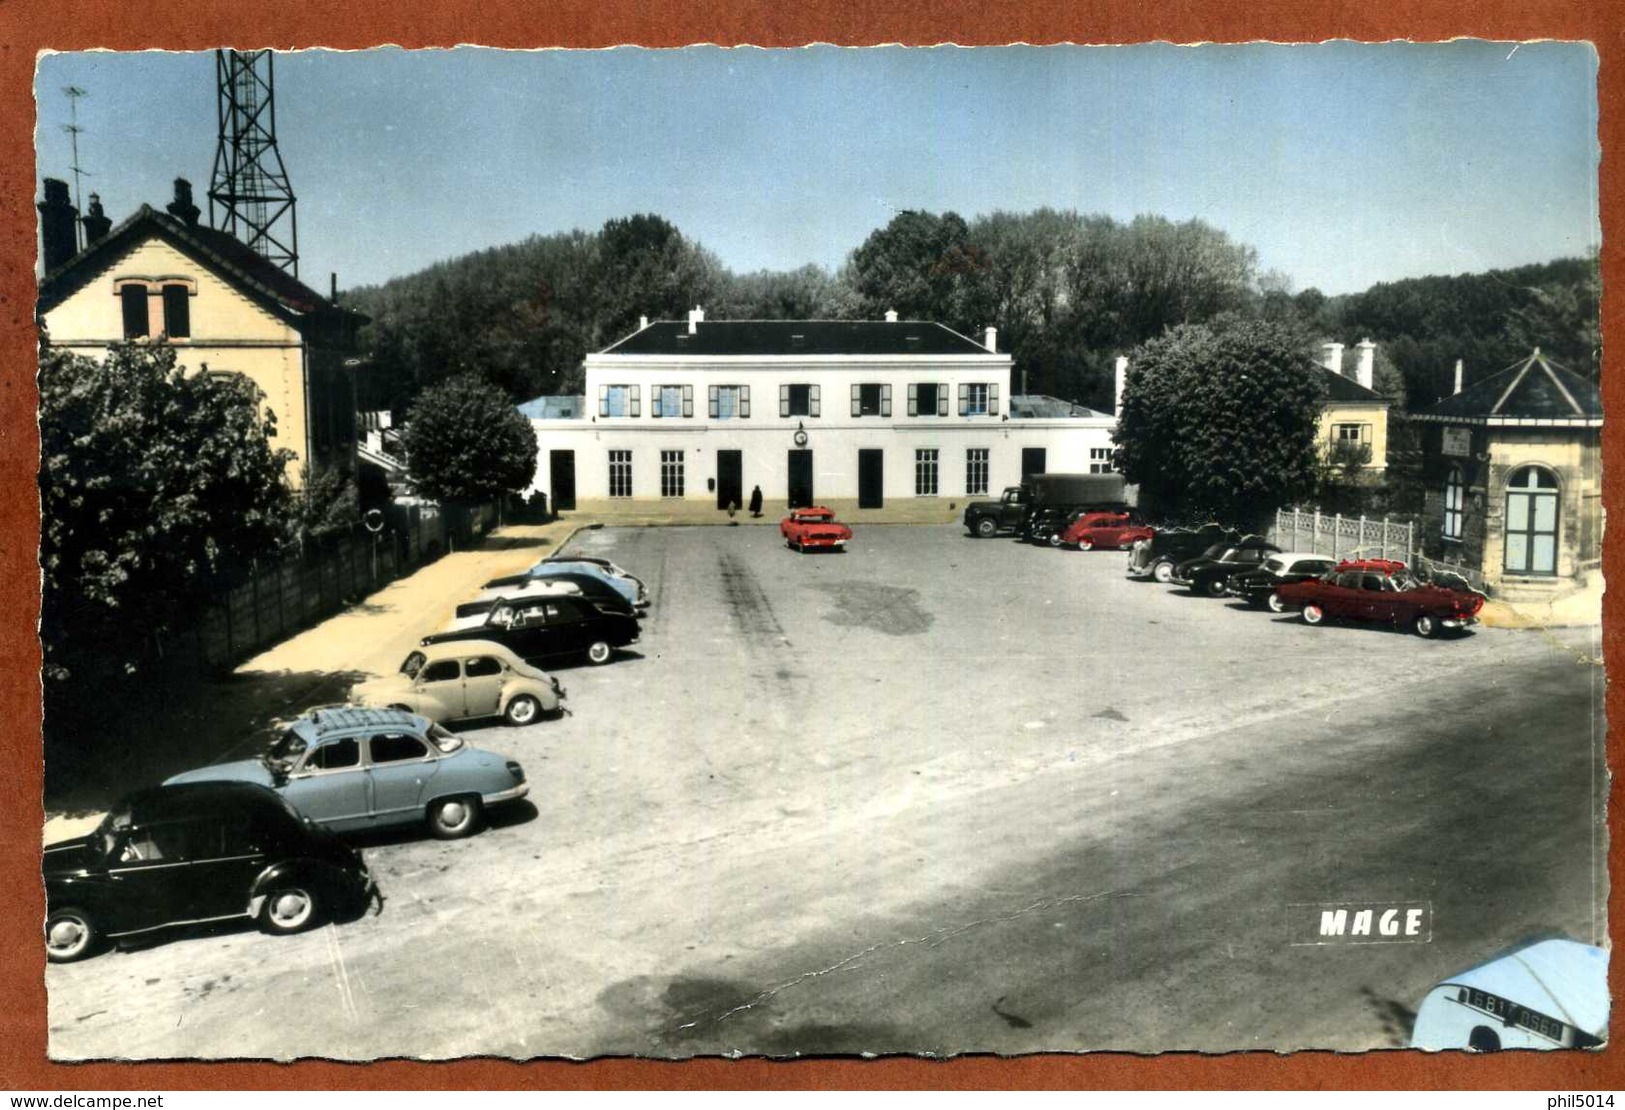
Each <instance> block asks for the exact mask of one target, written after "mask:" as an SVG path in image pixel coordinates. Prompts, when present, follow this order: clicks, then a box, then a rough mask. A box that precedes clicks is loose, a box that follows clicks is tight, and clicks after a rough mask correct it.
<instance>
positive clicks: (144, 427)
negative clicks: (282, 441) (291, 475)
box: [39, 344, 292, 678]
mask: <svg viewBox="0 0 1625 1110" xmlns="http://www.w3.org/2000/svg"><path fill="white" fill-rule="evenodd" d="M39 394H40V406H39V427H40V471H39V488H40V509H41V530H40V566H41V569H42V570H43V572H44V589H43V593H44V597H43V615H42V620H41V638H42V640H43V641H44V645H45V654H46V670H47V674H49V675H51V676H53V677H57V678H65V677H67V676H68V675H69V674H70V673H71V672H72V671H73V670H74V669H75V668H76V667H79V666H81V665H82V664H85V663H87V662H93V663H98V664H116V665H117V667H118V668H120V669H122V668H128V667H133V666H134V665H135V662H136V660H137V659H138V658H139V655H140V650H141V648H140V645H141V643H142V642H143V641H144V640H145V638H146V636H147V635H148V634H150V633H156V632H161V631H163V630H164V629H166V628H169V627H173V626H175V625H177V624H181V623H184V622H186V621H187V620H189V619H190V618H191V616H192V614H193V612H194V611H195V605H196V603H197V601H198V600H199V599H200V597H201V596H202V595H203V593H204V591H205V590H206V588H208V587H209V586H211V585H213V584H214V583H215V582H217V581H218V580H219V579H221V578H223V577H226V576H228V575H230V574H231V573H233V572H235V571H237V570H239V569H241V568H242V567H243V566H245V565H246V564H247V563H248V562H249V561H250V560H252V559H254V558H256V557H260V556H263V555H267V554H270V553H271V552H273V551H275V550H276V548H277V547H278V545H279V543H280V542H281V540H282V538H283V536H284V534H285V532H284V529H285V527H286V520H287V513H288V497H289V495H288V489H287V484H286V481H285V477H284V475H285V468H286V466H287V463H288V460H289V459H290V458H291V457H292V454H291V452H288V451H286V450H277V449H273V448H272V447H271V445H270V440H269V437H270V436H271V435H272V434H273V433H274V432H275V429H276V421H275V417H274V416H273V415H272V414H270V413H268V412H267V413H265V414H264V415H261V413H260V408H259V399H258V397H257V396H256V393H255V390H254V387H253V385H252V384H250V383H249V382H248V380H247V379H246V378H240V377H225V376H216V375H209V374H195V375H190V376H189V375H187V374H185V373H183V372H182V371H181V370H180V369H179V368H178V367H177V366H176V365H175V351H174V349H173V348H171V347H168V346H164V345H151V346H149V345H145V344H142V345H133V344H126V345H122V346H118V347H114V348H112V349H111V350H110V351H109V352H108V355H107V358H106V360H105V361H98V360H96V359H91V358H86V357H84V356H82V355H75V354H71V353H68V352H65V351H59V350H53V349H50V348H49V347H45V348H42V350H41V356H40V368H39ZM132 632H134V633H135V637H134V638H132V636H131V633H132ZM110 657H111V658H110Z"/></svg>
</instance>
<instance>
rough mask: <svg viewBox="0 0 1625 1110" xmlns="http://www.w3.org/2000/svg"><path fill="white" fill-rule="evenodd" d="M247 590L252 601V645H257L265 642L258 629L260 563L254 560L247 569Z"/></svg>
mask: <svg viewBox="0 0 1625 1110" xmlns="http://www.w3.org/2000/svg"><path fill="white" fill-rule="evenodd" d="M248 592H249V597H251V598H253V601H254V646H255V647H259V646H260V645H261V644H263V643H264V642H265V635H264V633H262V632H261V631H260V563H259V560H258V559H256V560H254V561H253V562H252V563H251V564H249V569H248Z"/></svg>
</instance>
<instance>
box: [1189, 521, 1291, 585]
mask: <svg viewBox="0 0 1625 1110" xmlns="http://www.w3.org/2000/svg"><path fill="white" fill-rule="evenodd" d="M1215 546H1216V547H1218V546H1219V545H1215ZM1280 551H1281V549H1280V548H1279V547H1276V546H1275V545H1274V544H1273V543H1270V542H1269V541H1268V540H1266V539H1263V538H1262V537H1260V536H1247V537H1245V538H1244V539H1240V540H1237V541H1236V542H1235V543H1231V544H1224V545H1222V548H1221V549H1220V550H1218V552H1217V554H1215V553H1214V549H1212V548H1210V549H1209V550H1207V551H1204V552H1203V553H1202V554H1200V555H1198V556H1197V557H1196V558H1194V559H1186V560H1185V561H1184V562H1182V563H1180V564H1178V565H1177V566H1175V567H1174V571H1173V573H1172V574H1171V575H1169V577H1168V581H1169V583H1170V584H1171V585H1174V586H1183V587H1185V588H1186V589H1187V590H1189V591H1190V592H1191V593H1193V594H1202V595H1204V596H1206V597H1223V596H1224V591H1225V590H1226V588H1228V586H1229V585H1230V578H1231V576H1232V575H1235V574H1244V573H1246V572H1247V571H1249V570H1256V569H1257V568H1258V567H1260V566H1262V565H1263V563H1264V560H1265V559H1268V558H1269V557H1270V556H1271V555H1278V554H1280Z"/></svg>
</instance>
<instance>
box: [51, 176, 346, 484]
mask: <svg viewBox="0 0 1625 1110" xmlns="http://www.w3.org/2000/svg"><path fill="white" fill-rule="evenodd" d="M91 200H92V205H91V213H92V214H91V215H89V216H86V217H85V218H84V219H83V221H81V222H83V223H84V225H85V229H86V232H87V238H88V240H89V242H88V243H87V245H86V246H85V248H84V249H83V250H79V251H77V252H74V251H73V250H72V247H73V244H74V242H75V240H74V236H73V233H72V232H73V228H72V222H73V220H74V219H75V218H76V213H75V212H74V209H73V207H72V205H70V204H69V203H68V201H67V189H66V186H65V185H62V183H61V182H56V181H53V180H51V179H47V181H46V184H45V200H44V201H42V202H41V203H40V205H39V208H40V215H41V232H42V239H43V243H44V247H45V250H44V264H45V267H44V268H45V273H44V276H43V278H42V279H41V281H40V288H39V301H38V306H37V310H36V311H37V315H38V318H39V321H40V325H41V327H42V329H43V330H44V332H45V335H46V338H47V340H48V342H49V343H50V344H51V345H52V346H53V347H56V348H60V349H66V350H71V351H75V352H78V353H80V354H85V355H90V356H92V357H95V356H98V355H99V354H100V353H102V352H105V351H106V350H107V348H108V347H110V346H112V345H114V344H117V343H123V342H129V341H136V342H157V341H159V340H160V339H161V341H163V342H165V343H167V344H169V345H170V346H172V347H174V348H175V351H176V361H177V363H178V364H179V365H180V366H182V367H183V368H184V369H186V370H188V371H190V372H194V373H211V374H227V373H229V374H240V375H242V376H244V377H246V378H248V379H249V380H250V381H252V382H253V383H254V385H255V387H256V388H257V389H258V390H259V393H260V396H261V398H262V404H263V406H264V408H265V409H266V410H267V411H268V412H269V413H271V414H272V415H273V416H274V417H275V418H276V433H275V436H274V437H273V439H272V446H273V447H285V448H288V449H290V450H292V451H293V452H294V455H295V458H294V460H293V461H292V462H291V463H290V464H289V468H288V477H289V480H290V481H291V482H292V483H294V484H295V485H297V484H298V483H299V481H300V476H301V473H302V471H303V470H304V468H305V467H306V466H337V467H341V468H344V469H345V470H347V471H349V470H353V469H354V466H355V403H354V396H353V389H352V385H351V379H350V373H349V370H348V369H347V368H346V366H345V364H344V360H345V358H346V357H347V356H349V355H352V354H354V353H355V350H356V331H357V329H358V328H359V326H360V325H361V324H362V323H364V322H365V317H363V316H361V315H360V314H358V313H355V312H351V311H349V310H347V309H344V308H340V307H339V306H338V305H336V304H334V303H333V301H332V300H330V299H329V298H327V297H323V296H322V295H321V294H320V293H317V292H316V291H315V290H313V289H311V288H310V287H309V286H308V285H306V284H304V283H303V282H302V281H300V280H299V279H298V278H297V277H295V276H294V275H292V274H290V273H288V272H287V271H285V270H283V269H282V268H281V267H279V266H277V265H276V264H274V263H272V262H270V261H269V260H267V259H266V258H264V257H263V256H261V255H260V254H258V253H257V252H256V251H254V250H253V249H251V248H250V247H248V246H247V245H246V244H244V243H243V242H241V241H240V240H238V239H237V238H235V237H234V236H232V235H229V234H227V233H226V232H223V231H219V230H217V229H215V228H211V227H206V226H203V225H201V224H199V223H198V221H197V217H198V215H199V212H198V208H197V206H196V205H195V204H193V203H192V187H191V185H190V183H188V182H187V181H186V180H185V179H178V180H177V181H176V182H175V199H174V200H173V201H171V202H170V204H169V206H168V209H167V211H163V212H160V211H158V210H156V209H154V208H152V207H150V206H148V205H142V206H141V207H140V208H139V209H137V210H136V212H135V213H134V215H132V216H130V217H129V218H128V219H126V220H124V221H123V222H122V223H120V224H119V225H118V226H116V227H111V228H109V227H108V226H107V225H108V223H109V221H107V220H106V218H105V217H104V216H102V215H101V213H100V207H101V206H100V203H99V202H98V201H97V199H96V198H95V197H94V196H92V198H91ZM64 225H66V234H64V232H63V228H64ZM65 251H66V252H67V253H66V254H64V252H65Z"/></svg>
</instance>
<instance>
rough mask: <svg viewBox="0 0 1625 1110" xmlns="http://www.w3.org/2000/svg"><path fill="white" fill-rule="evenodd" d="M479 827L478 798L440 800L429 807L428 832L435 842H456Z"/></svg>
mask: <svg viewBox="0 0 1625 1110" xmlns="http://www.w3.org/2000/svg"><path fill="white" fill-rule="evenodd" d="M479 827H480V800H479V799H478V798H475V797H463V798H441V799H440V800H439V801H437V802H434V803H432V804H431V805H430V806H429V831H430V832H431V833H433V834H434V837H435V839H436V840H457V839H459V838H460V837H464V836H469V835H471V834H472V833H473V832H474V830H475V829H477V828H479Z"/></svg>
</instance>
